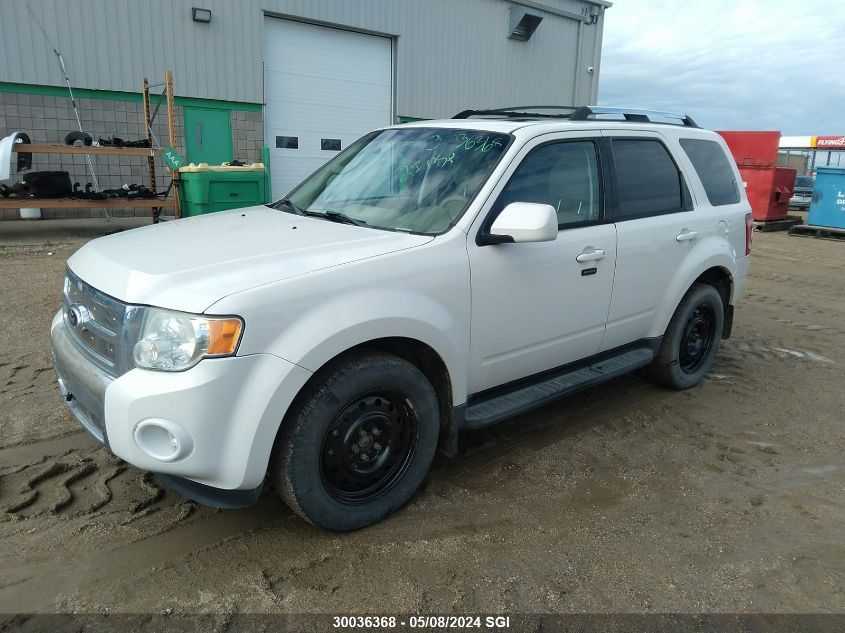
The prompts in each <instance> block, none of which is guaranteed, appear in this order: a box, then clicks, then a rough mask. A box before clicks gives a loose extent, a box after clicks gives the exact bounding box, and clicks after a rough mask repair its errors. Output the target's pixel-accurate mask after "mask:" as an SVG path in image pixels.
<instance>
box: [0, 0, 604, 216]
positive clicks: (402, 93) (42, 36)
mask: <svg viewBox="0 0 845 633" xmlns="http://www.w3.org/2000/svg"><path fill="white" fill-rule="evenodd" d="M609 5H610V3H609V2H605V1H604V0H541V1H534V0H77V1H74V2H67V0H26V1H22V2H2V3H0V54H2V60H3V63H0V135H1V136H5V135H7V134H8V133H10V132H11V131H15V130H21V131H24V132H27V133H28V134H29V135H30V137H31V138H32V142H33V143H61V142H62V141H63V140H64V136H65V134H67V132H69V131H71V130H73V129H75V128H76V126H77V124H76V119H75V115H74V113H73V110H72V108H71V103H70V100H69V99H68V94H67V89H66V87H65V85H64V77H63V75H62V73H61V71H60V68H59V64H58V61H57V58H56V55H55V54H54V53H53V50H52V46H51V43H50V42H52V44H53V45H54V46H55V48H56V49H57V50H58V51H60V52H61V53H62V55H63V57H64V60H65V63H66V67H67V72H68V75H69V77H70V81H71V84H72V86H73V87H74V89H75V91H76V96H77V98H78V102H79V105H80V115H81V117H82V124H83V127H84V128H85V129H86V132H88V133H90V134H91V135H92V136H93V137H94V138H95V139H96V138H97V137H108V136H118V137H121V138H125V139H132V138H140V137H141V136H143V135H144V133H145V131H144V128H143V118H142V115H141V95H140V88H141V81H142V77H144V76H147V77H149V78H150V80H151V81H152V82H153V83H156V82H157V81H158V82H160V81H162V79H163V77H164V72H165V70H172V71H173V72H174V82H175V93H176V95H177V98H176V104H177V106H178V108H177V126H178V131H179V139H180V142H181V143H182V144H181V145H180V146H179V147H178V148H177V149H179V150H180V151H181V152H183V153H184V155H185V156H186V158H187V160H188V161H190V162H195V163H198V162H207V163H211V164H214V163H221V162H223V161H228V160H231V159H233V158H236V159H239V160H242V161H245V162H253V161H261V160H262V156H264V157H267V155H268V154H269V160H270V167H271V182H272V192H273V196H274V197H279V196H281V195H283V194H285V193H286V192H287V191H288V190H289V189H290V188H291V187H292V186H293V185H294V184H296V183H297V182H298V181H299V180H301V179H302V178H303V177H304V176H306V175H307V174H309V173H310V172H311V171H313V170H314V169H315V168H316V167H318V166H319V165H320V164H322V163H323V162H324V161H326V160H328V159H329V158H331V157H332V156H333V155H334V154H335V153H336V152H337V151H338V149H341V148H344V147H346V146H347V145H348V144H349V143H351V142H352V141H354V140H355V139H356V138H358V137H359V136H361V135H362V134H363V133H365V132H367V131H369V130H371V129H373V128H375V127H379V126H383V125H388V124H391V123H394V122H401V121H410V120H414V119H419V118H438V117H450V116H452V115H453V114H455V113H456V112H459V111H461V110H464V109H467V108H487V107H490V108H492V107H501V106H506V105H525V104H588V103H594V102H595V101H596V94H597V90H598V76H599V59H600V54H601V37H602V27H603V18H604V15H603V14H604V10H605V8H607V7H608V6H609ZM42 29H43V30H42ZM154 101H155V99H154ZM154 131H155V133H156V135H157V136H158V138H166V137H167V136H166V133H165V128H164V117H161V116H159V117H158V119H157V124H156V128H155V130H154ZM265 146H266V147H267V148H268V149H267V152H266V153H265V152H263V148H264V147H265ZM36 160H37V161H39V162H38V163H37V164H36V165H34V167H35V168H37V169H58V168H61V169H65V170H68V171H71V174H72V177H75V178H77V179H82V180H83V181H84V179H85V178H86V174H85V170H84V167H83V163H82V160H83V157H81V156H75V157H68V156H65V157H63V158H61V159H59V158H56V157H36ZM96 169H97V172H98V175H99V178H100V181H101V183H100V184H101V185H102V186H111V187H117V186H120V185H121V184H123V183H124V182H129V181H133V182H141V181H142V180H143V177H144V173H145V168H144V165H143V164H142V162H139V161H129V160H127V159H125V158H123V157H120V158H109V159H107V158H104V157H98V158H97V164H96ZM161 171H163V170H161ZM159 185H161V183H159ZM64 213H68V212H67V211H62V210H55V214H56V215H59V214H64ZM92 213H93V212H92ZM138 213H139V214H140V213H148V210H147V211H139V212H138ZM47 217H50V216H49V215H48V216H47Z"/></svg>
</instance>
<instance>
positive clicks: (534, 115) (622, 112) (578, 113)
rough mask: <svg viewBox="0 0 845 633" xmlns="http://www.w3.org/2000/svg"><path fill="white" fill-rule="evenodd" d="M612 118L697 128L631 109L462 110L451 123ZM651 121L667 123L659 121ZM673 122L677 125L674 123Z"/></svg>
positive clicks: (672, 116) (673, 116)
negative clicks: (477, 119) (495, 119)
mask: <svg viewBox="0 0 845 633" xmlns="http://www.w3.org/2000/svg"><path fill="white" fill-rule="evenodd" d="M534 110H559V111H562V112H534ZM603 115H604V116H606V115H615V116H620V117H622V118H621V119H619V120H620V121H628V122H631V123H658V124H663V125H682V126H685V127H696V128H697V127H698V124H697V123H696V122H695V121H693V119H692V117H691V116H689V115H688V114H678V113H677V112H662V111H660V110H636V109H632V108H610V107H606V106H512V107H509V108H496V109H493V110H464V111H463V112H458V114H456V115H455V116H453V117H452V118H453V119H468V118H470V117H474V116H493V117H504V118H508V119H567V120H569V121H587V120H589V119H591V118H596V117H598V116H603ZM655 119H669V120H670V121H671V122H670V121H665V120H664V121H661V120H655ZM674 121H677V123H676V122H674Z"/></svg>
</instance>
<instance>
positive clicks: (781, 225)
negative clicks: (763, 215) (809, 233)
mask: <svg viewBox="0 0 845 633" xmlns="http://www.w3.org/2000/svg"><path fill="white" fill-rule="evenodd" d="M802 222H803V220H802V219H801V218H786V219H784V220H769V221H767V222H762V221H761V222H756V221H755V222H754V223H753V227H754V230H755V231H760V232H761V233H768V232H770V231H788V230H789V229H791V228H792V227H793V226H795V225H796V224H801V223H802Z"/></svg>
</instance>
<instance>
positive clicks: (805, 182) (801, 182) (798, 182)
mask: <svg viewBox="0 0 845 633" xmlns="http://www.w3.org/2000/svg"><path fill="white" fill-rule="evenodd" d="M795 186H796V187H807V188H809V189H812V188H813V179H812V178H811V177H810V176H798V177H797V178H796V179H795Z"/></svg>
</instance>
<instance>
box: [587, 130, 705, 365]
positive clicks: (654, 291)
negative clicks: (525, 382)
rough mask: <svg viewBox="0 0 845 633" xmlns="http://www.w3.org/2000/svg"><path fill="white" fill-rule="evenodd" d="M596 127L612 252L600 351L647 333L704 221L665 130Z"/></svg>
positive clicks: (637, 338) (700, 232)
mask: <svg viewBox="0 0 845 633" xmlns="http://www.w3.org/2000/svg"><path fill="white" fill-rule="evenodd" d="M604 134H605V136H606V137H608V141H607V142H606V145H605V148H606V149H607V150H608V153H609V154H610V156H609V157H608V162H609V163H610V165H611V178H612V181H613V194H614V195H613V203H612V215H613V218H614V220H615V223H616V235H617V254H616V276H615V280H614V287H613V300H612V301H611V304H610V312H609V314H608V320H607V327H606V330H605V335H604V339H603V341H602V343H601V350H602V351H604V350H609V349H613V348H615V347H619V346H621V345H625V344H627V343H631V342H634V341H637V340H640V339H642V338H645V337H647V336H648V335H649V330H650V329H651V327H652V325H653V323H654V319H655V318H656V313H657V311H658V309H659V308H660V307H661V305H662V303H663V299H664V297H665V293H666V291H667V288H669V287H670V286H671V283H672V280H673V279H674V276H675V274H676V273H677V271H678V270H679V269H680V268H681V267H682V265H683V263H684V261H685V259H686V258H687V257H688V255H689V253H690V252H691V251H692V249H693V247H694V244H695V242H696V240H698V239H699V237H700V236H701V234H702V232H703V231H705V225H706V219H705V218H702V216H701V214H699V213H698V212H696V211H695V210H693V209H694V205H693V199H692V194H691V193H690V187H689V184H688V183H687V182H686V178H685V176H684V175H683V173H682V170H681V169H680V167H679V165H678V160H677V159H676V158H675V157H674V156H673V155H672V153H671V152H670V150H669V147H668V142H667V139H666V138H664V137H663V136H662V135H661V134H658V133H657V132H647V131H640V130H631V131H628V130H608V131H606V132H605V133H604Z"/></svg>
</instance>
